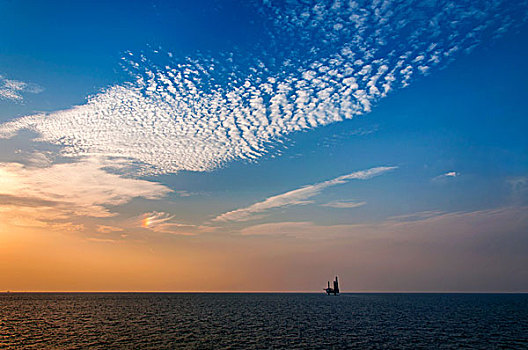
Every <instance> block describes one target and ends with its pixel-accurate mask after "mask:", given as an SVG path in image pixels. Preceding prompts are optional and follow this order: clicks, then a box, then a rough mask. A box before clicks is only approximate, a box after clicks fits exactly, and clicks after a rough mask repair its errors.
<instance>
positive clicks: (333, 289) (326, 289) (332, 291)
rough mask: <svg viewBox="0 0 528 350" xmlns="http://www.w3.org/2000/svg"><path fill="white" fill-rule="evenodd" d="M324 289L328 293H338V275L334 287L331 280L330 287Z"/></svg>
mask: <svg viewBox="0 0 528 350" xmlns="http://www.w3.org/2000/svg"><path fill="white" fill-rule="evenodd" d="M323 290H324V291H325V292H326V294H328V295H330V294H333V295H338V294H339V281H338V280H337V276H336V278H335V281H334V287H333V288H332V287H330V281H328V287H326V288H325V289H323Z"/></svg>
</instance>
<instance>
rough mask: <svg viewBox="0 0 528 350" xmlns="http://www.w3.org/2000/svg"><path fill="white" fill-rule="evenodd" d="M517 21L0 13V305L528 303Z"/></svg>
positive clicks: (403, 13) (527, 36) (524, 48)
mask: <svg viewBox="0 0 528 350" xmlns="http://www.w3.org/2000/svg"><path fill="white" fill-rule="evenodd" d="M527 21H528V1H525V0H518V1H511V0H510V1H506V0H494V1H491V0H482V1H479V2H474V1H469V0H458V1H453V0H429V1H425V0H424V1H412V0H408V1H391V0H379V1H360V0H357V1H339V0H336V1H300V0H299V1H296V0H291V1H256V0H254V1H247V2H246V1H244V2H240V1H215V0H209V1H206V0H203V1H202V0H200V1H195V2H188V1H155V0H152V1H141V2H125V1H112V2H99V1H74V2H71V1H64V2H62V1H45V2H38V1H24V2H18V1H7V0H3V1H2V0H0V31H1V32H2V33H4V35H2V36H1V37H0V276H2V278H1V279H0V290H17V291H315V292H317V291H322V289H323V288H324V287H325V286H326V281H327V280H330V279H332V278H333V276H334V275H339V277H340V281H341V284H342V289H343V290H344V291H351V292H352V291H383V292H388V291H478V292H489V291H503V292H518V291H523V292H528V268H527V266H528V254H527V252H528V210H527V209H528V138H527V137H526V134H527V132H528V121H527V118H526V111H527V110H528V87H527V85H526V81H527V78H528V67H527V66H526V62H525V61H526V57H527V56H528V45H527V43H528V23H527Z"/></svg>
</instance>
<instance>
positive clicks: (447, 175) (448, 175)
mask: <svg viewBox="0 0 528 350" xmlns="http://www.w3.org/2000/svg"><path fill="white" fill-rule="evenodd" d="M459 176H460V173H458V172H456V171H448V172H447V173H444V174H441V175H438V176H435V177H434V178H433V181H442V180H446V179H449V178H455V177H459Z"/></svg>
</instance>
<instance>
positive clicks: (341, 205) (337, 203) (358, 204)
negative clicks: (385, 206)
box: [322, 201, 367, 208]
mask: <svg viewBox="0 0 528 350" xmlns="http://www.w3.org/2000/svg"><path fill="white" fill-rule="evenodd" d="M365 204H367V202H345V201H333V202H329V203H325V204H322V206H323V207H330V208H358V207H362V206H364V205H365Z"/></svg>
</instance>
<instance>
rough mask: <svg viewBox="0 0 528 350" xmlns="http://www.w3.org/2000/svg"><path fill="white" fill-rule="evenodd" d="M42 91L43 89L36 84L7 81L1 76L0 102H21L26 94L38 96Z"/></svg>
mask: <svg viewBox="0 0 528 350" xmlns="http://www.w3.org/2000/svg"><path fill="white" fill-rule="evenodd" d="M42 91H43V89H42V88H41V87H40V86H38V85H36V84H32V83H26V82H23V81H19V80H13V79H7V78H5V77H3V76H1V75H0V100H11V101H17V102H20V101H22V100H23V99H24V97H23V94H24V93H33V94H38V93H40V92H42Z"/></svg>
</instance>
